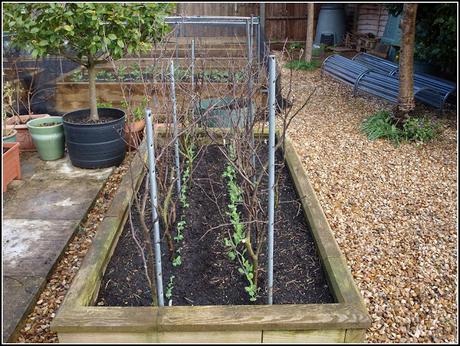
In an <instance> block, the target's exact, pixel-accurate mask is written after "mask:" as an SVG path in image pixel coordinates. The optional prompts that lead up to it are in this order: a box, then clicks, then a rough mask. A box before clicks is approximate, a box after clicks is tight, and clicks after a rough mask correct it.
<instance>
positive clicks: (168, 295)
mask: <svg viewBox="0 0 460 346" xmlns="http://www.w3.org/2000/svg"><path fill="white" fill-rule="evenodd" d="M175 278H176V277H175V276H174V275H171V277H170V278H169V282H168V286H167V287H166V292H165V296H166V298H168V299H171V297H172V292H173V290H174V279H175Z"/></svg>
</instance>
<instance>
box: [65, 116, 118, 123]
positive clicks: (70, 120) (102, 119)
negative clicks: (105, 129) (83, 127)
mask: <svg viewBox="0 0 460 346" xmlns="http://www.w3.org/2000/svg"><path fill="white" fill-rule="evenodd" d="M118 119H119V118H117V117H111V116H107V115H101V114H99V120H93V119H91V118H90V117H89V115H88V116H87V117H78V118H69V117H67V118H66V119H65V121H66V122H68V123H72V124H104V123H108V122H111V121H114V120H118Z"/></svg>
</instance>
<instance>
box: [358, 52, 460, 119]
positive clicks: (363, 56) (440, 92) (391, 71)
mask: <svg viewBox="0 0 460 346" xmlns="http://www.w3.org/2000/svg"><path fill="white" fill-rule="evenodd" d="M352 60H353V61H356V62H359V63H360V64H362V65H364V66H367V67H369V68H372V69H374V70H376V71H381V73H385V74H388V75H390V76H395V77H396V78H398V79H399V71H398V70H399V66H398V65H397V64H395V63H393V62H391V61H388V60H385V59H382V58H380V57H377V56H374V55H371V54H367V53H358V54H357V55H355V56H354V57H353V58H352ZM415 87H419V88H424V90H421V91H420V92H418V93H417V94H416V97H415V99H416V100H417V101H420V102H422V103H426V104H428V105H430V106H433V107H435V108H437V109H439V110H441V112H442V111H443V110H444V106H445V103H446V102H447V99H448V98H449V96H454V95H455V94H456V92H457V86H456V84H455V83H452V82H449V81H447V80H445V79H441V78H437V77H434V76H431V75H428V74H425V73H414V88H415ZM414 93H415V89H414Z"/></svg>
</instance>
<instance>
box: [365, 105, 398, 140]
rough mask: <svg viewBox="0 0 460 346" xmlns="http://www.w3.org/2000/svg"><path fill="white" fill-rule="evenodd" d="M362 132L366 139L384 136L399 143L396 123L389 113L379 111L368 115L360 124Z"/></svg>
mask: <svg viewBox="0 0 460 346" xmlns="http://www.w3.org/2000/svg"><path fill="white" fill-rule="evenodd" d="M361 130H362V132H363V133H364V134H365V135H366V136H367V138H368V139H370V140H371V141H374V140H376V139H378V138H386V139H390V140H392V141H395V142H397V143H399V141H400V136H399V130H398V128H397V126H396V124H393V122H392V121H391V113H390V112H388V111H385V110H383V111H379V112H377V113H375V114H374V115H372V116H370V117H369V118H367V119H366V120H364V121H363V123H362V124H361Z"/></svg>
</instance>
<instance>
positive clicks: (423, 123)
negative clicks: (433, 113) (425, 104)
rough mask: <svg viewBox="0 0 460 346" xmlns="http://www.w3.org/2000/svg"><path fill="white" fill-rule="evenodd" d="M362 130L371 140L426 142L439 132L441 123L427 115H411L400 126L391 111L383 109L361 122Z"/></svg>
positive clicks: (397, 142)
mask: <svg viewBox="0 0 460 346" xmlns="http://www.w3.org/2000/svg"><path fill="white" fill-rule="evenodd" d="M361 131H362V132H363V133H364V134H365V135H366V136H367V138H368V139H370V140H371V141H373V140H376V139H379V138H384V139H388V140H390V141H392V142H393V143H395V144H396V145H399V144H400V143H401V142H402V141H407V142H419V143H420V142H421V143H425V142H428V141H430V140H432V139H434V138H435V137H436V136H437V135H438V133H439V125H438V124H436V123H434V122H433V121H431V120H430V119H428V118H427V117H416V116H411V117H410V118H409V119H407V120H406V121H405V122H404V123H403V125H402V127H398V126H397V125H396V124H395V122H394V120H393V118H392V114H391V112H389V111H386V110H381V111H379V112H377V113H375V114H373V115H371V116H370V117H369V118H367V119H365V120H364V121H363V123H362V124H361Z"/></svg>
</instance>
